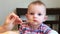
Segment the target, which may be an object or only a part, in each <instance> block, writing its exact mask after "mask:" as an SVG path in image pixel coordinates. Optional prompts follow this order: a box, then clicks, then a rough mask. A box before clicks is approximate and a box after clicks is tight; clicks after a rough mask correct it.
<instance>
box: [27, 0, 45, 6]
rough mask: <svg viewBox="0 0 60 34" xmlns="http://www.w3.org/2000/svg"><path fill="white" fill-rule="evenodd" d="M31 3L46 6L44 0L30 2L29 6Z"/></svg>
mask: <svg viewBox="0 0 60 34" xmlns="http://www.w3.org/2000/svg"><path fill="white" fill-rule="evenodd" d="M31 4H34V5H44V6H45V4H44V3H43V2H41V1H39V0H37V1H34V2H32V3H30V4H29V5H28V7H29V6H30V5H31Z"/></svg>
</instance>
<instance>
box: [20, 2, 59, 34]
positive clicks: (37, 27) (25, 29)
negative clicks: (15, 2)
mask: <svg viewBox="0 0 60 34" xmlns="http://www.w3.org/2000/svg"><path fill="white" fill-rule="evenodd" d="M26 17H27V24H22V25H21V26H20V28H19V31H20V34H58V33H57V32H56V31H54V30H52V29H51V28H50V27H48V26H47V25H45V24H43V22H44V21H46V20H47V16H46V7H45V4H43V3H42V2H41V1H34V2H32V3H31V4H29V6H28V11H27V13H26Z"/></svg>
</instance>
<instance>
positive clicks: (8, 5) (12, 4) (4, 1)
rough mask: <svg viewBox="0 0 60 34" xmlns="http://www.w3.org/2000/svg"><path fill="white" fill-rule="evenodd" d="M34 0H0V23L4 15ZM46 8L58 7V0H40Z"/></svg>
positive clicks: (0, 23)
mask: <svg viewBox="0 0 60 34" xmlns="http://www.w3.org/2000/svg"><path fill="white" fill-rule="evenodd" d="M32 1H35V0H0V25H2V24H3V23H4V21H5V18H6V16H7V15H8V14H9V13H11V12H13V11H15V10H16V8H27V6H28V4H29V3H30V2H32ZM41 1H42V2H44V3H45V4H46V6H47V8H60V0H41Z"/></svg>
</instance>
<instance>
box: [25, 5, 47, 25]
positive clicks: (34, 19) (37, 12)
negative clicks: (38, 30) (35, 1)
mask: <svg viewBox="0 0 60 34" xmlns="http://www.w3.org/2000/svg"><path fill="white" fill-rule="evenodd" d="M26 15H27V19H28V21H29V22H30V24H33V25H38V24H41V23H42V22H43V21H45V15H46V8H45V6H43V5H30V6H29V7H28V12H27V14H26Z"/></svg>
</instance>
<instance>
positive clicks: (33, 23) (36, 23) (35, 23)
mask: <svg viewBox="0 0 60 34" xmlns="http://www.w3.org/2000/svg"><path fill="white" fill-rule="evenodd" d="M30 24H31V25H34V26H37V25H40V23H38V22H30Z"/></svg>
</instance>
